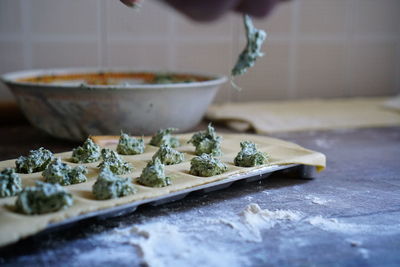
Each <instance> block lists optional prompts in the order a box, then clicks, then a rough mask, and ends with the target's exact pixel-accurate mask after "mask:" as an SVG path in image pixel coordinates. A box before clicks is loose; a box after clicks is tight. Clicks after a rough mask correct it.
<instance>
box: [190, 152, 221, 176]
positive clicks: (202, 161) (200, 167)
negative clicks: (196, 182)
mask: <svg viewBox="0 0 400 267" xmlns="http://www.w3.org/2000/svg"><path fill="white" fill-rule="evenodd" d="M227 169H228V167H227V166H226V165H225V164H224V163H223V162H221V161H220V160H219V159H217V158H214V157H212V156H211V155H209V154H202V155H200V156H197V157H194V158H192V160H191V161H190V172H189V173H190V174H192V175H196V176H202V177H210V176H214V175H218V174H221V173H224V172H226V171H227Z"/></svg>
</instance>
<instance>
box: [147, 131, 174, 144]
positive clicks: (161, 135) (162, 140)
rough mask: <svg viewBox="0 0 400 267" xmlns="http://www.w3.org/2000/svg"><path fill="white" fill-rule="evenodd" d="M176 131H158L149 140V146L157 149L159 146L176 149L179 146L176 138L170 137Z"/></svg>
mask: <svg viewBox="0 0 400 267" xmlns="http://www.w3.org/2000/svg"><path fill="white" fill-rule="evenodd" d="M177 130H178V129H175V128H167V129H162V130H158V132H157V133H156V134H155V135H154V136H153V137H152V138H151V140H150V145H153V146H158V147H159V146H161V145H167V146H170V147H173V148H175V147H178V146H179V140H178V138H176V137H174V136H172V133H173V132H175V131H177Z"/></svg>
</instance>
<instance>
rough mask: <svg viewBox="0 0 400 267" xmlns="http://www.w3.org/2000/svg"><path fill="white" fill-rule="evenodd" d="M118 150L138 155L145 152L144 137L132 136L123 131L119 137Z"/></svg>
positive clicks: (122, 152)
mask: <svg viewBox="0 0 400 267" xmlns="http://www.w3.org/2000/svg"><path fill="white" fill-rule="evenodd" d="M117 152H118V153H119V154H122V155H137V154H142V153H143V152H144V140H143V138H140V139H138V138H135V137H133V136H132V137H130V136H129V135H127V134H125V133H121V136H120V137H119V141H118V145H117Z"/></svg>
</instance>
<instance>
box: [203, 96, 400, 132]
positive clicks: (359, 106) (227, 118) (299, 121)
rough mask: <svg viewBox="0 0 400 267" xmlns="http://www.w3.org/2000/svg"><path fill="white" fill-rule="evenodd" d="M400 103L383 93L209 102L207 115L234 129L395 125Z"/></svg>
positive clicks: (398, 121) (397, 119)
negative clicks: (342, 96) (287, 99)
mask: <svg viewBox="0 0 400 267" xmlns="http://www.w3.org/2000/svg"><path fill="white" fill-rule="evenodd" d="M388 100H389V101H388ZM387 107H391V108H392V110H391V109H389V108H387ZM399 107H400V105H399V100H398V99H389V98H384V97H373V98H341V99H313V100H293V101H269V102H247V103H227V104H220V105H214V106H211V107H210V108H209V109H208V111H207V115H206V116H207V118H208V119H209V120H211V121H223V122H225V123H226V124H227V126H228V127H230V128H233V129H235V130H237V131H247V130H250V129H253V130H254V131H255V132H256V133H278V132H293V131H308V130H331V129H340V128H363V127H383V126H398V125H400V113H398V112H395V111H394V110H393V109H395V108H397V111H398V110H400V109H399Z"/></svg>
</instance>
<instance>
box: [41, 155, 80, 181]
mask: <svg viewBox="0 0 400 267" xmlns="http://www.w3.org/2000/svg"><path fill="white" fill-rule="evenodd" d="M87 173H88V171H87V168H86V167H85V166H77V167H74V168H72V167H71V166H69V165H68V164H66V163H64V162H61V160H60V159H59V158H56V159H54V160H53V161H52V162H51V163H50V164H49V165H48V166H47V168H46V169H45V170H44V171H43V172H42V175H43V177H44V178H45V180H46V182H47V183H52V184H57V183H58V184H60V185H71V184H79V183H84V182H86V181H87V178H86V174H87Z"/></svg>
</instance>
